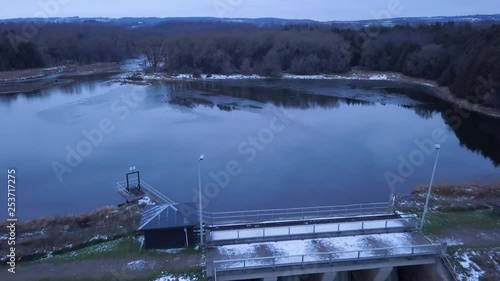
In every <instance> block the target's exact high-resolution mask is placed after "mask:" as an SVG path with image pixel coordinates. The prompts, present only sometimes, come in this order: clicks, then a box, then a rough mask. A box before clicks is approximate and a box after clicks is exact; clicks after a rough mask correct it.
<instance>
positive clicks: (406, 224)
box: [207, 216, 418, 242]
mask: <svg viewBox="0 0 500 281" xmlns="http://www.w3.org/2000/svg"><path fill="white" fill-rule="evenodd" d="M417 224H418V221H417V218H416V216H409V217H406V218H399V219H385V220H374V221H356V222H338V223H330V224H310V225H294V226H290V225H288V226H273V227H262V228H248V229H237V230H216V231H211V232H210V233H209V235H208V237H207V238H208V241H209V242H219V241H242V240H243V241H244V240H248V239H261V238H262V239H263V238H267V237H273V238H278V237H289V236H290V235H310V234H313V235H314V234H326V233H341V232H352V231H370V230H388V229H409V228H416V227H417ZM353 225H355V226H353ZM219 233H224V234H223V235H220V234H219ZM226 233H228V234H226ZM218 234H219V235H218ZM217 236H219V237H217Z"/></svg>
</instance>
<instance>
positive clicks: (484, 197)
mask: <svg viewBox="0 0 500 281" xmlns="http://www.w3.org/2000/svg"><path fill="white" fill-rule="evenodd" d="M427 188H428V187H427V186H417V187H415V188H414V190H413V191H412V192H411V193H410V194H409V195H403V196H398V197H397V198H398V199H397V200H396V206H395V207H396V213H413V214H418V215H420V214H421V212H422V209H423V203H424V201H425V195H426V193H427ZM499 200H500V185H485V186H479V185H474V184H464V185H445V184H437V185H436V186H435V187H434V189H433V193H432V197H431V201H430V206H431V208H430V209H429V211H430V212H429V217H428V220H426V224H425V228H424V231H423V233H424V235H426V237H428V238H429V239H431V241H433V242H434V243H446V244H448V251H447V257H448V258H449V259H450V261H451V263H452V266H453V268H454V271H455V272H456V274H457V276H458V277H461V278H468V277H471V268H472V269H474V270H473V271H474V272H472V273H474V274H476V275H478V276H482V275H484V276H495V277H498V272H496V271H495V267H494V266H493V267H492V266H490V265H491V264H494V263H492V262H494V259H495V256H497V255H499V254H500V241H499V240H498V235H497V233H498V229H499V227H500V217H498V216H494V215H493V212H492V210H491V207H490V205H491V203H492V202H498V201H499ZM146 204H151V203H150V202H148V201H147V200H143V201H141V202H140V203H137V204H127V205H122V206H121V207H114V206H111V207H104V208H102V209H99V210H96V211H94V212H92V213H87V214H81V215H75V216H66V217H53V218H48V217H43V218H39V219H34V220H31V221H26V222H24V223H20V224H19V225H18V227H19V233H18V235H19V236H18V237H19V240H18V242H19V245H20V246H21V245H22V247H20V248H19V249H22V251H23V254H24V255H19V263H22V264H23V266H24V267H29V268H38V269H39V270H42V271H44V272H48V271H45V270H46V269H47V268H53V267H54V266H55V267H58V268H64V267H68V266H72V269H71V272H69V273H65V274H73V272H74V271H75V270H79V269H78V267H80V266H84V267H87V266H89V264H93V263H95V262H96V261H98V262H99V263H104V264H107V265H109V266H111V267H113V268H115V267H116V268H118V269H120V268H123V267H124V265H125V264H126V265H135V264H136V263H139V262H142V263H145V262H147V263H158V262H159V261H160V260H164V259H168V260H169V262H171V261H178V262H177V263H176V264H175V266H174V268H178V269H182V270H181V272H184V271H189V272H190V271H199V272H202V270H203V269H202V267H203V266H204V265H203V262H202V261H201V260H202V253H201V252H199V251H197V250H195V249H193V248H188V249H176V250H146V249H143V248H142V243H143V241H144V240H143V239H144V237H143V236H142V235H141V234H140V233H139V232H138V231H137V226H138V224H139V222H140V217H141V214H142V210H143V207H144V206H145V205H146ZM121 225H122V226H126V228H125V229H124V228H122V227H120V226H121ZM478 235H481V239H479V240H478V239H477V237H478ZM0 240H5V237H2V236H0ZM0 249H1V250H2V251H0V252H3V251H4V250H6V249H3V248H0ZM2 254H4V253H2ZM2 261H3V260H2ZM465 261H469V262H468V263H465ZM481 261H487V262H481ZM151 269H154V268H153V267H152V268H151ZM84 271H85V270H83V271H82V273H81V274H84ZM106 272H107V271H106ZM147 272H148V274H151V273H152V272H151V270H149V271H147ZM90 273H92V274H96V275H99V276H105V274H107V273H105V272H101V271H99V270H92V271H90ZM134 273H135V274H138V275H141V274H143V273H144V272H141V271H140V270H139V271H137V272H134ZM154 273H155V274H157V275H159V272H158V273H157V272H154ZM22 274H24V275H23V276H24V277H26V276H29V277H32V278H31V279H29V280H39V279H37V278H34V277H33V276H31V275H30V274H29V273H22ZM55 274H57V275H54V273H47V274H46V275H47V278H48V277H55V276H57V277H60V276H59V274H60V273H59V272H58V271H57V272H56V273H55ZM200 276H202V275H200ZM155 280H156V279H155ZM162 280H163V279H162ZM471 280H477V279H471ZM493 280H496V279H493Z"/></svg>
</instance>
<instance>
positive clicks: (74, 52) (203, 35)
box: [0, 21, 500, 108]
mask: <svg viewBox="0 0 500 281" xmlns="http://www.w3.org/2000/svg"><path fill="white" fill-rule="evenodd" d="M26 30H27V27H26V24H22V23H0V70H13V69H25V68H35V67H47V66H53V65H60V64H68V63H79V64H86V63H93V62H120V61H122V60H124V59H127V58H132V57H137V56H141V55H145V56H146V57H147V60H148V63H149V67H150V69H151V70H153V71H165V72H168V73H172V74H175V73H193V74H194V75H199V74H201V73H206V74H234V73H242V74H260V75H264V76H269V77H280V76H281V75H282V73H292V74H320V73H321V74H331V73H344V72H347V71H349V70H351V69H352V68H354V67H357V68H362V69H366V70H381V71H395V72H401V73H404V74H406V75H408V76H412V77H418V78H425V79H431V80H435V81H437V82H438V83H439V85H442V86H448V87H449V88H450V90H451V92H452V93H453V94H454V95H455V96H457V97H460V98H467V99H469V101H471V102H473V103H478V104H482V105H484V106H489V107H495V108H499V107H500V94H499V93H498V88H499V87H500V24H491V23H489V24H470V23H461V24H458V23H454V22H448V23H435V24H430V25H429V24H421V25H410V24H406V25H397V26H393V27H383V26H368V27H363V28H346V27H344V26H336V25H328V24H293V25H284V26H281V25H269V26H257V25H253V24H248V23H238V22H234V23H227V22H224V23H222V22H221V23H218V22H176V21H166V22H162V23H159V24H156V25H154V26H147V27H133V28H131V27H126V26H121V25H116V24H107V23H101V22H94V21H89V22H87V23H78V24H71V23H60V24H56V23H47V24H44V25H43V26H36V25H32V26H31V29H30V30H31V32H30V33H28V34H27V31H26ZM35 31H36V32H35Z"/></svg>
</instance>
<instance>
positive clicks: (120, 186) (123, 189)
mask: <svg viewBox="0 0 500 281" xmlns="http://www.w3.org/2000/svg"><path fill="white" fill-rule="evenodd" d="M138 183H139V181H138V180H137V179H131V180H129V184H130V185H131V186H129V187H136V186H137V185H138ZM140 187H141V188H142V189H144V191H145V193H146V195H150V196H152V197H155V198H151V199H153V200H154V199H156V200H157V201H159V202H157V203H159V204H167V205H173V204H176V203H175V202H174V201H173V200H171V199H170V198H168V197H167V196H165V195H163V194H162V193H161V192H159V191H158V190H156V189H155V188H154V187H152V186H151V185H149V184H148V183H147V182H145V181H143V180H141V181H140ZM116 190H117V192H119V193H123V194H130V192H129V191H128V190H127V181H119V182H117V183H116Z"/></svg>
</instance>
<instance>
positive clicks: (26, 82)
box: [0, 63, 500, 118]
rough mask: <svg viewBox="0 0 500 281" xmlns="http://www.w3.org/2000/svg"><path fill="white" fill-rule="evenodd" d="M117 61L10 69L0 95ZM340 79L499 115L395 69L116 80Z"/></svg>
mask: <svg viewBox="0 0 500 281" xmlns="http://www.w3.org/2000/svg"><path fill="white" fill-rule="evenodd" d="M121 66H122V65H121V64H119V63H94V64H87V65H66V66H56V67H49V68H40V69H27V70H14V71H3V72H0V95H15V94H20V93H33V92H36V91H40V90H44V89H49V88H52V87H57V86H63V85H68V84H71V83H73V82H75V79H74V78H77V77H84V76H91V75H100V74H119V73H121V72H124V71H123V69H122V68H121ZM265 79H283V80H287V79H293V80H340V81H342V80H343V81H387V82H393V83H400V84H404V85H409V86H417V87H423V88H424V89H425V90H426V91H424V94H427V95H430V96H433V97H434V98H437V99H439V100H441V101H444V102H446V103H449V104H450V105H452V106H453V107H456V108H460V109H463V110H467V111H470V112H475V113H479V114H481V115H484V116H488V117H492V118H500V110H498V109H494V108H490V107H484V106H481V105H478V104H474V103H471V102H469V101H467V100H464V99H459V98H456V97H455V96H453V94H452V93H451V91H450V90H449V88H448V87H445V86H439V85H438V84H437V83H436V81H432V80H426V79H421V78H414V77H410V76H406V75H404V74H402V73H397V72H385V71H369V70H359V69H354V70H351V71H349V72H347V73H344V74H318V75H294V74H289V73H283V74H282V76H281V77H265V76H260V75H256V74H252V75H242V74H231V75H224V74H213V75H206V74H202V75H201V77H199V78H195V77H193V75H192V74H178V75H168V74H166V73H160V72H155V73H146V72H144V71H136V72H130V73H126V74H124V75H122V76H121V77H120V78H119V79H118V80H119V81H120V82H122V83H136V84H141V83H152V82H158V81H208V82H210V81H223V80H265Z"/></svg>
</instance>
